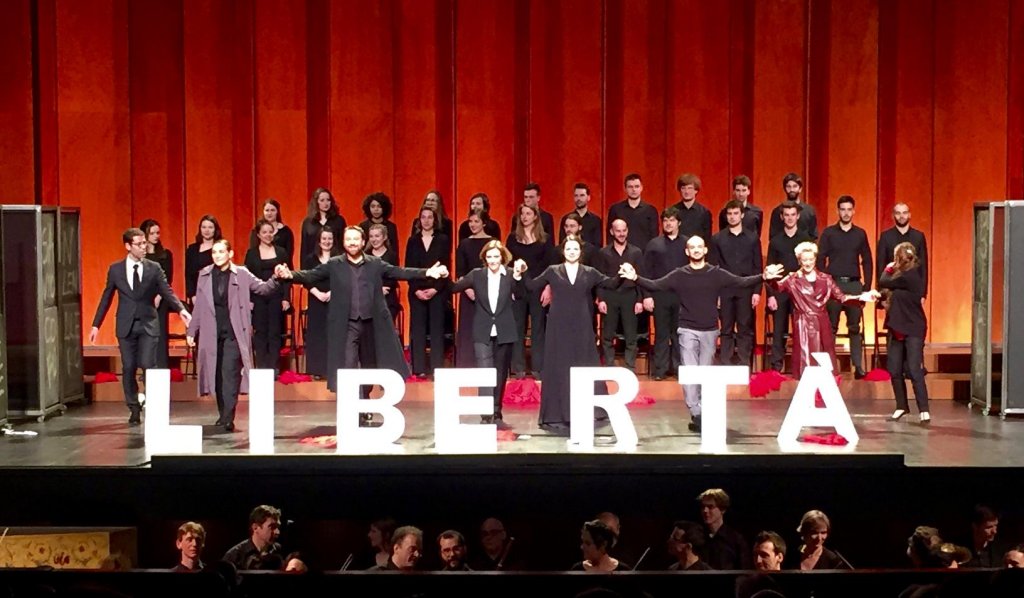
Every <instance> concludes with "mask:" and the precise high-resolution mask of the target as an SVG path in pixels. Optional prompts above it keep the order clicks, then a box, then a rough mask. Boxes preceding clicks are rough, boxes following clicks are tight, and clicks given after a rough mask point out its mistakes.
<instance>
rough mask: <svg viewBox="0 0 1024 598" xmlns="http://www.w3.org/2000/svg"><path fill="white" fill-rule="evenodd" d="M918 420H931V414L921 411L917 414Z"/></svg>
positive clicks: (924, 421)
mask: <svg viewBox="0 0 1024 598" xmlns="http://www.w3.org/2000/svg"><path fill="white" fill-rule="evenodd" d="M918 421H919V422H921V423H922V424H926V423H928V422H930V421H932V416H931V415H930V414H929V413H928V412H927V411H922V412H921V415H919V416H918Z"/></svg>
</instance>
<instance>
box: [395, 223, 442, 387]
mask: <svg viewBox="0 0 1024 598" xmlns="http://www.w3.org/2000/svg"><path fill="white" fill-rule="evenodd" d="M437 221H438V215H437V212H436V211H434V210H433V209H432V208H429V207H426V206H424V207H423V208H420V219H419V222H418V224H417V226H416V229H415V234H414V235H413V236H412V237H410V238H409V244H408V245H406V247H405V267H406V268H429V267H431V266H433V265H434V264H436V263H439V262H440V263H441V264H444V265H445V266H448V265H449V264H451V257H450V256H451V245H450V244H449V241H448V237H446V236H444V235H443V234H441V233H440V231H436V230H435V229H434V225H435V223H436V222H437ZM449 282H450V281H449V280H448V279H447V278H442V279H438V280H427V279H423V280H410V281H409V338H410V341H411V342H410V345H411V347H410V353H411V357H412V372H413V375H414V376H416V377H417V378H426V377H427V376H431V375H433V373H434V370H436V369H437V368H440V367H443V366H444V333H445V308H446V307H447V305H448V287H449ZM428 343H429V345H430V362H429V364H428V363H427V344H428Z"/></svg>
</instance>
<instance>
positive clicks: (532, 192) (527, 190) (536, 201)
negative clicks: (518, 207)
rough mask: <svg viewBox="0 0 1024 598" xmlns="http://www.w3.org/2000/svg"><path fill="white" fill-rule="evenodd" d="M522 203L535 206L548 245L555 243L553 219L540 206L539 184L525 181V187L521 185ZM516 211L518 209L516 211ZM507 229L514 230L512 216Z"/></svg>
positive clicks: (514, 224) (514, 221)
mask: <svg viewBox="0 0 1024 598" xmlns="http://www.w3.org/2000/svg"><path fill="white" fill-rule="evenodd" d="M523 203H524V204H526V205H528V206H530V207H531V208H535V209H536V210H537V212H538V213H539V214H540V223H541V225H542V226H543V227H544V232H545V233H547V235H548V243H549V244H550V245H554V244H555V237H556V235H555V219H554V218H552V216H551V214H550V213H549V212H545V211H544V210H542V209H541V207H540V185H538V184H537V183H527V184H526V187H523ZM517 213H518V211H517ZM509 230H510V231H513V232H515V230H516V220H515V218H512V224H511V225H509Z"/></svg>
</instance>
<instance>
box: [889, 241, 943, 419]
mask: <svg viewBox="0 0 1024 598" xmlns="http://www.w3.org/2000/svg"><path fill="white" fill-rule="evenodd" d="M878 257H879V259H880V260H881V259H882V256H881V255H880V256H878ZM878 288H880V289H882V290H884V291H885V296H884V303H885V327H886V329H887V330H888V331H889V342H888V347H887V348H888V352H889V357H888V360H887V362H888V367H889V375H890V377H891V378H892V391H893V394H894V395H895V396H896V411H895V412H893V414H892V419H894V420H896V419H899V418H901V417H903V415H905V414H906V413H907V411H908V410H909V409H910V406H909V404H908V403H907V382H906V378H907V377H909V378H910V381H911V383H912V384H913V386H914V399H915V400H916V401H917V410H918V412H919V413H920V414H921V415H920V418H921V421H922V422H928V421H931V414H930V413H929V412H928V385H927V384H926V383H925V380H924V370H923V369H922V367H921V363H922V361H923V360H924V338H925V335H926V334H927V333H928V321H927V320H926V319H925V314H924V307H922V305H921V300H922V299H923V298H924V290H925V283H924V275H923V273H922V271H921V265H920V263H919V262H918V261H917V248H915V247H914V245H913V243H910V242H903V243H900V244H899V245H897V246H896V248H895V249H894V250H893V260H892V261H891V262H889V264H888V265H887V266H886V267H885V269H884V270H883V271H882V276H881V278H879V280H878Z"/></svg>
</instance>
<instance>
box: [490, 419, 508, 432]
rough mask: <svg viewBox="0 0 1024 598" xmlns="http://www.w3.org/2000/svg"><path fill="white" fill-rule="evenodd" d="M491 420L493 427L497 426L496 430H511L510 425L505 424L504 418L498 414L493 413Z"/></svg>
mask: <svg viewBox="0 0 1024 598" xmlns="http://www.w3.org/2000/svg"><path fill="white" fill-rule="evenodd" d="M493 421H494V425H495V427H497V428H498V430H500V431H504V430H511V429H512V426H510V425H508V424H506V423H505V420H504V419H502V417H501V416H500V415H495V416H494V420H493Z"/></svg>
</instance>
